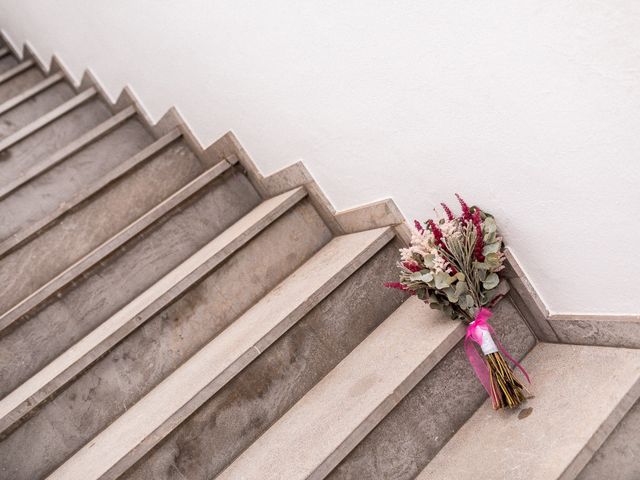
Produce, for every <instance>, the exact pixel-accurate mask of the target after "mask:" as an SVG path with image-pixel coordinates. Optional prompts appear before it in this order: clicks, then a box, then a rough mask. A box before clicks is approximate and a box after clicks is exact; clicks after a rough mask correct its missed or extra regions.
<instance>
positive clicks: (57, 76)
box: [0, 72, 64, 115]
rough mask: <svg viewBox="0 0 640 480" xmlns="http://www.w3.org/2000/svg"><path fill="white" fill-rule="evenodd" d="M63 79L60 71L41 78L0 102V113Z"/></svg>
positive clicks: (2, 113)
mask: <svg viewBox="0 0 640 480" xmlns="http://www.w3.org/2000/svg"><path fill="white" fill-rule="evenodd" d="M63 79H64V75H63V74H62V72H56V73H54V74H53V75H50V76H48V77H45V78H44V79H43V80H41V81H40V82H38V83H36V84H35V85H33V86H32V87H29V88H27V89H26V90H23V91H22V92H20V93H18V94H17V95H14V96H13V97H11V98H9V99H7V100H5V101H4V102H3V103H2V104H0V115H4V114H5V113H7V112H8V111H9V110H11V109H13V108H15V107H17V106H18V105H20V104H22V103H24V102H26V101H27V100H29V99H30V98H31V97H34V96H36V95H37V94H39V93H40V92H42V91H43V90H46V89H47V88H49V87H50V86H51V85H54V84H56V83H58V82H59V81H61V80H63Z"/></svg>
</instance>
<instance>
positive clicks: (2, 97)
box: [0, 67, 44, 103]
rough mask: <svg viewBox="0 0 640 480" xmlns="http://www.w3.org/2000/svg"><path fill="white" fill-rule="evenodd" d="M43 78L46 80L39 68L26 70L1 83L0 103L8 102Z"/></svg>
mask: <svg viewBox="0 0 640 480" xmlns="http://www.w3.org/2000/svg"><path fill="white" fill-rule="evenodd" d="M42 80H44V75H43V74H42V72H41V71H40V70H39V69H38V68H35V67H34V68H30V69H28V70H25V71H24V72H22V73H21V74H20V75H16V76H15V77H13V78H12V79H11V80H7V81H6V82H4V83H3V84H2V85H0V103H4V102H6V101H7V100H9V99H11V98H13V97H15V96H16V95H18V94H20V93H22V92H23V91H25V90H27V89H28V88H31V87H33V86H34V85H36V84H37V83H38V82H41V81H42Z"/></svg>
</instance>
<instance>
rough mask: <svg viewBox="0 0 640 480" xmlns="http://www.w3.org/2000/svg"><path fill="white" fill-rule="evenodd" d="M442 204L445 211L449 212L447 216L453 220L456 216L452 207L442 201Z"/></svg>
mask: <svg viewBox="0 0 640 480" xmlns="http://www.w3.org/2000/svg"><path fill="white" fill-rule="evenodd" d="M440 205H442V209H443V210H444V213H446V214H447V218H448V219H449V220H453V219H454V218H455V217H454V216H453V213H451V209H450V208H449V207H448V206H447V204H446V203H441V204H440Z"/></svg>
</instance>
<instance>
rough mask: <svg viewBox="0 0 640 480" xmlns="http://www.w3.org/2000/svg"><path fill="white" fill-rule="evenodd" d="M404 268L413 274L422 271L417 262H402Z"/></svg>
mask: <svg viewBox="0 0 640 480" xmlns="http://www.w3.org/2000/svg"><path fill="white" fill-rule="evenodd" d="M402 266H403V267H404V268H406V269H407V270H409V271H410V272H413V273H415V272H419V271H420V266H419V265H418V264H417V263H416V262H402Z"/></svg>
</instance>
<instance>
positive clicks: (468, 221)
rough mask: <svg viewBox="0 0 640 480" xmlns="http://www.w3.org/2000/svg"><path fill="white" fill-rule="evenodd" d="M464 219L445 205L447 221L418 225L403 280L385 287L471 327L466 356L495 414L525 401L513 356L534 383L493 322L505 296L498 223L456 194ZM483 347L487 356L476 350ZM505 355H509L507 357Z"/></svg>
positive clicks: (406, 252) (402, 265) (405, 259)
mask: <svg viewBox="0 0 640 480" xmlns="http://www.w3.org/2000/svg"><path fill="white" fill-rule="evenodd" d="M456 197H457V198H458V201H459V202H460V206H461V207H462V214H461V215H460V216H458V217H456V216H454V215H453V213H452V212H451V209H450V208H449V207H448V206H447V205H446V204H444V203H442V204H441V205H442V208H443V210H444V213H445V215H446V218H440V219H438V220H437V221H434V220H427V221H426V222H425V223H424V224H421V223H420V222H418V221H417V220H416V221H415V222H414V224H415V229H416V230H415V232H414V234H413V237H412V239H411V246H409V247H408V248H403V249H401V250H400V254H401V261H400V262H399V264H398V266H399V268H400V281H399V282H392V283H387V284H385V285H386V286H388V287H391V288H398V289H400V290H404V291H406V292H407V293H409V294H412V295H417V296H418V298H419V299H421V300H423V301H425V302H427V303H428V304H429V306H430V307H431V308H434V309H437V310H442V311H443V312H444V313H445V314H447V315H449V316H450V317H451V318H453V319H454V320H462V321H464V322H465V323H466V324H467V325H468V326H467V334H466V337H465V342H464V346H465V351H466V353H467V357H468V358H469V362H470V363H471V365H472V367H473V368H474V370H475V373H476V375H477V376H478V379H479V380H480V382H481V383H482V385H483V386H484V388H485V390H486V391H487V393H488V394H489V396H490V397H491V401H492V404H493V408H494V409H496V410H497V409H500V408H503V407H509V408H513V407H516V406H518V405H520V404H521V403H522V402H524V401H525V395H524V392H523V390H524V386H523V384H522V383H521V382H520V381H519V380H518V379H517V378H516V376H515V375H514V373H513V371H512V370H511V367H510V366H509V364H508V363H507V362H506V361H505V359H504V357H507V358H508V359H509V360H510V361H511V362H512V363H513V364H514V365H515V366H517V367H518V368H519V369H520V370H521V371H522V373H523V374H524V376H525V377H526V378H527V380H529V377H528V375H527V373H526V371H525V370H524V369H523V368H522V367H521V366H520V364H518V362H516V361H515V360H514V359H513V358H511V356H510V355H509V354H508V353H507V352H506V350H505V349H504V348H503V347H502V345H500V342H498V341H497V340H496V339H494V337H493V335H495V334H494V331H493V329H492V328H491V326H490V325H489V323H488V322H487V321H488V319H489V318H490V317H491V310H489V307H491V306H492V305H493V304H494V303H495V302H496V301H497V300H498V299H499V297H500V295H499V292H500V291H501V289H500V288H499V286H500V282H502V279H501V278H500V276H499V272H500V271H501V270H502V269H503V268H504V266H503V263H504V260H505V255H504V253H503V242H502V238H501V237H500V235H499V234H498V231H497V227H496V222H495V219H494V218H493V217H492V216H491V215H489V214H488V213H486V212H483V211H481V210H480V209H479V208H477V207H469V206H468V205H467V204H466V202H465V201H464V200H463V199H462V198H461V197H460V196H459V195H457V194H456ZM474 343H476V344H477V345H479V347H480V349H481V351H482V353H483V356H484V358H483V357H481V356H480V355H479V353H478V350H477V349H476V347H475V346H474V345H473V344H474ZM503 355H504V356H503Z"/></svg>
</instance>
